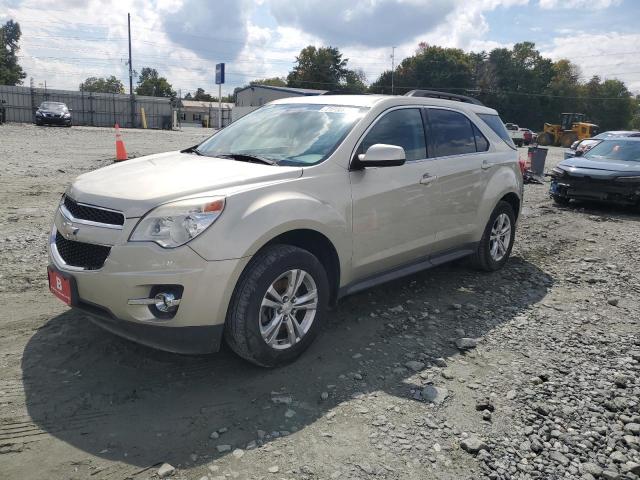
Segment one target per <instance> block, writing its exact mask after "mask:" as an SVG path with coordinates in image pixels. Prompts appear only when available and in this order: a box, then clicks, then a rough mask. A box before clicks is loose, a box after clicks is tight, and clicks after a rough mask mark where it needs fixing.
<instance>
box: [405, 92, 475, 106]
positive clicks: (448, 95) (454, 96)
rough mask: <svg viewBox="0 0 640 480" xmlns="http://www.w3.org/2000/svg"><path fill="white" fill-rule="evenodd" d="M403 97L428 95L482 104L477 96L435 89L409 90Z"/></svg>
mask: <svg viewBox="0 0 640 480" xmlns="http://www.w3.org/2000/svg"><path fill="white" fill-rule="evenodd" d="M404 96H405V97H429V98H442V99H443V100H454V101H456V102H464V103H473V104H474V105H482V106H483V107H484V104H483V103H482V102H481V101H480V100H478V99H477V98H473V97H467V96H466V95H458V94H457V93H447V92H439V91H437V90H411V91H410V92H407V93H405V94H404Z"/></svg>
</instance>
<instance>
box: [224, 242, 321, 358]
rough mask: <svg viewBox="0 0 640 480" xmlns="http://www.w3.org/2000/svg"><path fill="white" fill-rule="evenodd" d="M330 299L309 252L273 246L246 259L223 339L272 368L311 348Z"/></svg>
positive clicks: (317, 266) (238, 350)
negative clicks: (248, 259)
mask: <svg viewBox="0 0 640 480" xmlns="http://www.w3.org/2000/svg"><path fill="white" fill-rule="evenodd" d="M328 300H329V283H328V280H327V274H326V272H325V270H324V268H323V267H322V265H321V264H320V262H319V261H318V259H317V258H316V257H315V256H314V255H312V254H311V253H310V252H308V251H306V250H303V249H301V248H298V247H294V246H291V245H272V246H269V247H267V248H265V249H264V250H263V251H262V252H260V253H258V254H257V255H256V256H255V257H254V258H253V259H252V260H251V262H250V263H249V265H248V266H247V268H246V270H245V272H244V273H243V274H242V277H241V279H240V281H239V282H238V285H237V287H236V291H235V292H234V297H233V300H232V302H231V305H230V308H229V314H228V315H227V322H226V327H225V339H226V340H227V343H228V344H229V346H230V347H231V349H232V350H233V351H234V352H236V353H237V354H238V355H240V356H241V357H242V358H244V359H246V360H248V361H250V362H252V363H255V364H256V365H260V366H263V367H275V366H278V365H282V364H285V363H288V362H290V361H292V360H294V359H295V358H297V357H298V356H299V355H300V354H301V353H302V352H303V351H304V350H306V349H307V347H309V345H310V344H311V342H313V340H314V338H315V337H316V335H317V334H318V331H319V328H320V326H321V324H322V322H323V320H324V315H325V312H326V309H327V304H328Z"/></svg>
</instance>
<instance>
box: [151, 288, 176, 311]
mask: <svg viewBox="0 0 640 480" xmlns="http://www.w3.org/2000/svg"><path fill="white" fill-rule="evenodd" d="M154 300H155V303H154V305H155V307H156V308H157V309H158V310H159V311H161V312H163V313H167V312H169V311H170V310H171V309H172V308H173V307H177V306H178V305H180V299H179V298H176V296H175V295H174V294H173V293H171V292H168V293H165V292H161V293H158V294H157V295H156V296H155V297H154Z"/></svg>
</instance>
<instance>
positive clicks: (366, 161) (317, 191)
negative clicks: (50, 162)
mask: <svg viewBox="0 0 640 480" xmlns="http://www.w3.org/2000/svg"><path fill="white" fill-rule="evenodd" d="M521 202H522V175H521V172H520V169H519V166H518V157H517V153H516V150H515V147H514V145H513V143H512V142H511V139H510V138H509V135H508V133H507V131H506V129H505V127H504V125H503V123H502V121H501V120H500V117H499V116H498V114H497V113H496V111H495V110H492V109H490V108H487V107H485V106H483V105H482V104H480V103H479V102H478V101H477V100H474V99H471V98H468V97H462V96H456V95H444V94H441V93H437V92H429V91H414V92H411V93H410V94H409V95H408V96H375V95H354V96H348V95H344V96H317V97H303V98H293V99H283V100H278V101H275V102H272V103H270V104H268V105H265V106H264V107H262V108H260V109H258V110H256V111H255V112H252V113H250V114H249V115H246V116H245V117H243V118H241V119H240V120H238V121H236V122H235V123H233V124H231V125H230V126H228V127H226V128H224V129H223V130H221V131H219V132H217V133H216V134H214V135H213V136H211V137H210V138H208V139H207V140H205V141H204V142H202V143H201V144H200V145H197V146H195V147H191V148H188V149H186V150H182V151H177V152H168V153H162V154H158V155H150V156H147V157H142V158H138V159H135V160H130V161H127V162H125V163H121V164H115V165H111V166H109V167H106V168H102V169H100V170H96V171H93V172H90V173H86V174H84V175H81V176H80V177H78V178H77V179H76V180H75V181H74V183H73V184H72V185H71V186H70V187H69V189H68V190H67V192H66V193H65V195H64V196H63V198H62V201H61V202H60V206H59V208H58V210H57V212H56V215H55V219H54V224H53V229H52V231H51V238H50V242H49V247H50V248H49V252H50V266H49V284H50V289H51V291H52V292H53V293H54V294H55V295H56V296H58V297H59V298H60V299H62V300H63V301H64V302H66V303H67V304H69V305H70V306H72V307H74V308H78V309H80V310H83V311H84V312H86V313H87V314H89V316H90V317H91V318H92V319H93V320H94V321H95V322H96V323H97V324H99V325H101V326H102V327H104V328H105V329H107V330H109V331H111V332H113V333H116V334H118V335H121V336H124V337H126V338H129V339H131V340H134V341H137V342H140V343H143V344H145V345H150V346H153V347H157V348H161V349H164V350H169V351H173V352H180V353H207V352H213V351H216V350H218V348H219V346H220V343H221V342H222V340H223V339H224V340H225V341H226V342H227V343H228V345H229V346H230V347H231V348H232V349H233V350H234V351H235V352H237V353H238V354H239V355H240V356H242V357H244V358H245V359H247V360H249V361H251V362H254V363H256V364H259V365H263V366H275V365H278V364H282V363H284V362H288V361H291V360H292V359H294V358H295V357H297V356H298V355H299V354H300V353H302V352H303V351H304V350H305V349H306V348H307V347H308V346H309V344H310V343H311V342H312V341H313V339H314V337H315V336H316V335H317V333H318V331H319V329H320V327H321V324H322V322H323V320H324V318H325V314H326V311H327V308H328V307H329V306H330V305H332V304H333V303H335V302H336V301H337V300H338V299H339V298H340V297H343V296H345V295H349V294H352V293H354V292H357V291H360V290H362V289H365V288H369V287H371V286H373V285H376V284H379V283H382V282H386V281H389V280H392V279H395V278H398V277H401V276H403V275H407V274H411V273H413V272H416V271H418V270H421V269H425V268H429V267H432V266H435V265H439V264H441V263H444V262H447V261H451V260H454V259H457V258H461V257H465V256H470V257H472V259H473V261H474V262H475V264H476V265H477V266H478V267H479V268H482V269H484V270H497V269H499V268H501V267H502V266H503V265H504V264H505V262H506V261H507V259H508V257H509V254H510V252H511V248H512V245H513V241H514V237H515V228H516V221H517V218H518V214H519V212H520V205H521Z"/></svg>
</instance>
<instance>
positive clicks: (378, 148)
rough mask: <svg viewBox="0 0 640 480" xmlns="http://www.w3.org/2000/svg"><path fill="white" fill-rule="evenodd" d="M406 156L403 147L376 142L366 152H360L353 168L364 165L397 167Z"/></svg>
mask: <svg viewBox="0 0 640 480" xmlns="http://www.w3.org/2000/svg"><path fill="white" fill-rule="evenodd" d="M406 161H407V156H406V154H405V153H404V148H402V147H399V146H397V145H386V144H384V143H376V144H375V145H371V146H370V147H369V148H368V149H367V151H366V153H364V154H360V155H358V157H357V160H356V161H355V162H354V163H355V165H353V166H354V167H355V168H366V167H398V166H400V165H404V163H405V162H406Z"/></svg>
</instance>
